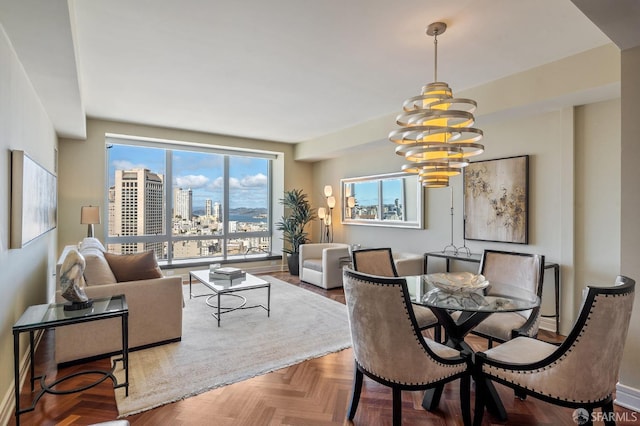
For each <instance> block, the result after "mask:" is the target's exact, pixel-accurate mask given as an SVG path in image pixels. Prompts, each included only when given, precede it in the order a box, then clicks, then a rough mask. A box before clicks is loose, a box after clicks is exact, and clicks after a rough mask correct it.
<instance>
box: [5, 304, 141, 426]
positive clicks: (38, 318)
mask: <svg viewBox="0 0 640 426" xmlns="http://www.w3.org/2000/svg"><path fill="white" fill-rule="evenodd" d="M64 305H65V304H64V303H46V304H43V305H33V306H29V307H28V308H27V309H26V310H25V311H24V313H23V314H22V316H21V317H20V319H18V321H17V322H16V323H15V325H14V326H13V368H14V377H15V399H16V413H15V415H16V426H19V425H20V414H23V413H26V412H29V411H33V410H34V408H35V406H36V404H37V403H38V401H39V400H40V398H41V397H42V395H44V394H45V393H50V394H55V395H65V394H69V393H74V392H81V391H83V390H86V389H89V388H91V387H93V386H96V385H98V384H99V383H102V382H103V381H105V380H106V379H108V378H110V379H111V380H112V381H113V387H114V389H117V388H121V387H124V388H125V395H126V396H129V308H128V306H127V300H126V298H125V296H124V295H123V294H120V295H117V296H111V297H106V298H101V299H94V300H93V305H92V306H91V307H89V308H86V309H80V310H77V311H65V310H64ZM108 318H120V319H121V324H122V357H120V358H117V359H115V360H114V361H113V365H112V367H111V369H110V370H87V371H79V372H76V373H73V374H70V375H68V376H64V377H61V378H58V379H56V380H55V381H53V382H52V383H45V379H46V376H45V375H41V376H35V374H34V373H35V371H34V370H35V368H34V364H33V362H34V361H33V352H34V347H33V343H34V332H35V331H38V330H48V329H52V328H56V327H64V326H67V325H71V324H79V323H83V322H88V321H99V320H104V319H108ZM25 332H29V364H30V379H29V380H30V382H31V392H32V393H33V392H34V383H35V382H36V380H38V379H39V380H40V391H39V392H38V394H37V395H36V396H35V397H34V398H33V400H32V402H31V405H30V406H28V407H26V408H20V333H25ZM78 344H82V342H78ZM119 361H121V362H122V366H123V368H124V373H125V376H124V377H125V378H124V382H123V383H118V380H117V378H116V377H115V375H114V374H113V373H114V371H115V368H116V364H117V363H118V362H119ZM82 374H101V375H102V376H101V377H100V378H99V379H98V380H97V381H95V382H94V383H89V384H86V385H83V386H80V387H78V388H75V389H70V390H58V389H55V387H56V386H57V385H59V384H60V383H62V382H64V381H65V380H67V379H70V378H72V377H76V376H79V375H82Z"/></svg>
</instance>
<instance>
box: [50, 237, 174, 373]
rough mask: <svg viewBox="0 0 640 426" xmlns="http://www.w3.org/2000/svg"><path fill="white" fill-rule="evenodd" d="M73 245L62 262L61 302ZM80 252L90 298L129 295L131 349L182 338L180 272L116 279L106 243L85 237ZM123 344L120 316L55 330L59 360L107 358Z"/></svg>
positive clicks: (58, 271) (64, 253)
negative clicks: (65, 264) (65, 265)
mask: <svg viewBox="0 0 640 426" xmlns="http://www.w3.org/2000/svg"><path fill="white" fill-rule="evenodd" d="M71 248H77V247H75V246H67V247H66V248H65V251H64V252H63V253H62V255H61V256H60V260H59V261H58V265H57V266H58V270H57V275H56V276H57V277H58V287H57V288H58V290H57V291H56V301H57V302H65V299H64V298H63V297H62V296H61V291H60V283H59V277H60V267H61V266H62V262H63V261H64V258H65V256H66V253H67V252H68V250H70V249H71ZM79 252H80V253H81V254H82V255H83V256H84V257H85V260H86V263H87V266H86V268H85V273H84V276H85V278H86V281H87V286H86V287H85V292H86V294H87V296H88V297H89V298H92V299H95V298H101V297H108V296H113V295H117V294H124V295H125V296H126V300H127V305H128V306H129V348H139V347H145V346H151V345H156V344H161V343H168V342H171V341H178V340H180V339H181V337H182V308H183V296H182V279H181V277H180V276H175V277H160V278H152V279H141V280H133V281H127V282H116V281H117V280H116V279H115V276H114V274H113V271H111V270H110V268H109V263H108V262H107V261H106V259H105V255H104V247H102V244H100V242H99V241H98V240H95V239H88V238H87V239H85V240H84V241H83V242H82V244H81V245H80V248H79ZM158 271H159V269H158ZM160 274H161V273H160ZM109 281H111V282H109ZM121 348H122V335H121V321H120V319H119V318H113V319H108V320H102V321H95V322H88V323H83V324H75V325H70V326H66V327H60V328H57V329H56V330H55V360H56V363H66V362H70V361H75V360H79V359H84V358H92V357H98V356H103V355H107V354H110V353H113V352H116V351H119V350H120V349H121Z"/></svg>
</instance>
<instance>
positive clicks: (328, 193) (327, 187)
mask: <svg viewBox="0 0 640 426" xmlns="http://www.w3.org/2000/svg"><path fill="white" fill-rule="evenodd" d="M332 194H333V188H332V187H331V185H325V186H324V196H325V197H331V195H332Z"/></svg>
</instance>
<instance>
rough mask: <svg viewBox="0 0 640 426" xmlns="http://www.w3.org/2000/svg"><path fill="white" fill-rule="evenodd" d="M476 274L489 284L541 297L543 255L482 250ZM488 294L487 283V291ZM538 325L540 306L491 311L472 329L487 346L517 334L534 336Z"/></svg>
mask: <svg viewBox="0 0 640 426" xmlns="http://www.w3.org/2000/svg"><path fill="white" fill-rule="evenodd" d="M480 274H482V275H484V276H485V278H487V280H489V283H495V284H496V286H495V287H496V288H497V287H498V286H497V284H508V285H510V286H514V287H519V288H522V289H524V290H527V291H529V292H531V293H535V294H537V295H538V296H539V297H541V296H542V281H543V279H544V256H543V255H539V254H529V253H515V252H506V251H497V250H485V251H484V253H483V255H482V262H481V263H480ZM487 294H489V295H490V294H491V286H490V287H489V290H488V291H487ZM539 325H540V307H537V308H535V309H532V310H530V311H522V312H502V313H496V314H492V315H491V316H489V317H488V318H486V319H485V320H484V321H482V322H481V323H480V324H478V325H477V326H476V327H475V328H474V329H473V331H472V333H473V334H476V335H479V336H482V337H484V338H486V339H487V340H488V341H489V342H488V344H489V348H491V347H492V346H493V341H498V342H501V343H502V342H506V341H507V340H510V339H512V338H514V337H517V336H528V337H536V336H537V335H538V327H539Z"/></svg>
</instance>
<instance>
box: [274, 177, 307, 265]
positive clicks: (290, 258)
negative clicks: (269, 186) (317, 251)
mask: <svg viewBox="0 0 640 426" xmlns="http://www.w3.org/2000/svg"><path fill="white" fill-rule="evenodd" d="M280 204H282V205H283V206H284V209H285V214H284V216H282V219H281V220H280V221H278V222H277V223H276V228H277V229H278V230H279V231H282V240H283V241H284V242H285V244H284V247H283V249H282V251H283V252H285V253H287V264H288V266H289V273H291V275H299V266H300V265H299V264H298V263H299V262H298V259H299V256H298V255H299V253H300V245H301V244H305V243H308V242H309V239H308V238H307V235H308V234H307V232H305V227H306V225H307V224H308V223H309V222H311V221H312V220H314V219H316V212H315V211H314V209H312V208H311V204H310V203H309V200H307V194H305V193H303V192H302V190H301V189H292V190H291V191H285V192H284V197H283V198H281V199H280Z"/></svg>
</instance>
